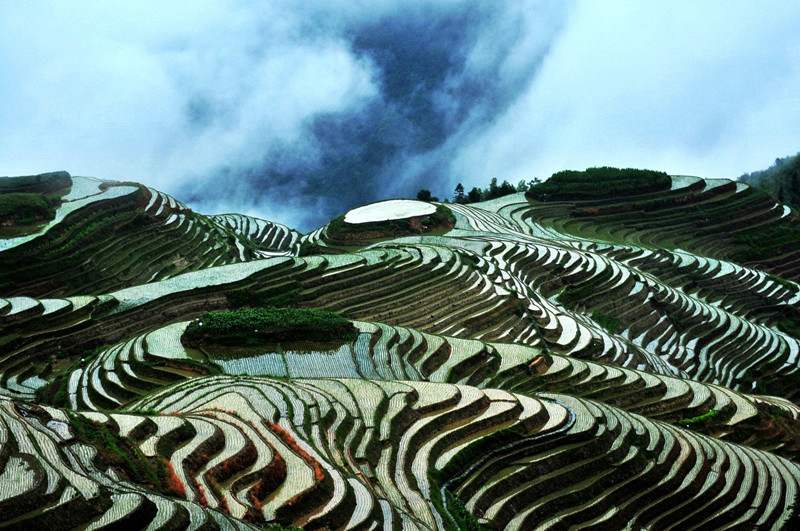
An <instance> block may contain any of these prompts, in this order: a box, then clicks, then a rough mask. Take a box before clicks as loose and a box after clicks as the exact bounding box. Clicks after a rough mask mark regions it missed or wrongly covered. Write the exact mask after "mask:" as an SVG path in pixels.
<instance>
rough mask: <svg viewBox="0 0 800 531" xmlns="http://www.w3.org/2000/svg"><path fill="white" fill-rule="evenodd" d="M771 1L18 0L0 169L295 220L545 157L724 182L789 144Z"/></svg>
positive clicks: (784, 65) (4, 54)
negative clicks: (71, 177) (128, 184)
mask: <svg viewBox="0 0 800 531" xmlns="http://www.w3.org/2000/svg"><path fill="white" fill-rule="evenodd" d="M799 11H800V9H798V8H797V7H795V6H794V5H793V4H791V3H779V2H759V3H758V4H752V3H745V2H703V3H694V4H691V5H682V6H680V7H674V6H671V5H669V4H663V3H655V2H653V3H650V2H645V3H630V2H622V1H609V2H603V3H600V2H591V1H574V2H568V3H565V2H547V1H544V0H542V1H538V0H526V1H517V0H514V1H511V0H509V1H496V2H470V1H468V0H454V1H450V2H434V1H432V0H414V1H410V0H409V1H401V0H376V1H366V0H362V1H357V2H347V3H344V4H341V3H336V4H335V5H334V4H332V3H331V2H327V1H322V0H307V1H304V2H289V1H280V0H274V1H270V2H261V1H247V0H241V1H223V0H207V1H202V2H188V1H186V2H168V3H164V2H154V1H147V2H144V1H141V2H125V3H123V2H103V3H100V2H89V1H85V2H84V1H77V0H76V1H71V2H56V1H50V2H45V1H41V2H25V3H20V2H17V3H12V4H10V5H8V6H4V13H3V17H1V18H0V71H2V72H4V75H3V76H2V77H0V120H1V121H2V124H3V131H2V133H0V173H2V174H8V175H15V174H26V173H38V172H42V171H48V170H55V169H66V170H68V171H70V172H72V173H74V174H78V175H81V174H83V175H94V176H98V177H103V178H110V179H132V180H137V181H140V182H144V183H146V184H148V185H150V186H154V187H156V188H159V189H162V190H164V191H167V192H170V193H174V194H175V195H177V196H178V197H179V198H180V199H182V200H185V201H187V202H189V204H191V205H192V206H193V207H194V208H196V209H198V210H200V211H203V212H208V213H213V212H221V211H238V212H245V213H251V214H254V215H259V216H261V217H265V218H268V219H273V220H276V221H279V222H282V223H286V224H289V225H292V226H295V227H297V228H300V229H301V230H310V229H313V228H315V226H318V225H320V224H322V223H324V222H325V221H327V220H328V219H330V218H331V217H333V216H336V215H338V214H341V213H343V212H344V211H346V210H347V209H348V208H351V207H352V206H355V205H357V204H361V203H364V202H368V201H373V200H378V199H382V198H385V197H391V196H413V195H414V194H415V193H416V191H417V190H418V189H420V188H429V189H431V190H433V192H434V193H435V194H438V195H445V196H447V195H449V194H450V193H451V191H452V189H453V187H454V186H455V183H456V182H459V181H461V182H463V183H464V184H465V185H467V186H468V187H469V186H486V184H487V183H488V181H489V180H490V179H491V178H492V177H497V178H499V179H501V180H503V179H507V180H509V181H511V182H516V181H517V180H519V179H530V178H532V177H537V176H538V177H543V176H548V175H550V174H551V173H553V172H554V171H557V170H561V169H564V168H584V167H587V166H592V165H602V164H610V165H619V166H639V167H650V168H654V169H663V170H666V171H670V172H674V173H695V174H701V175H705V176H728V177H734V176H736V175H738V174H740V173H742V172H744V171H749V170H754V169H758V168H763V167H765V166H767V165H769V163H770V162H771V161H772V160H773V159H774V158H775V157H777V156H782V155H786V154H790V153H794V152H796V151H797V150H798V149H799V148H798V147H797V146H798V145H800V130H798V129H797V127H796V124H797V123H798V118H800V104H798V99H797V98H798V96H797V94H800V36H798V34H797V32H796V31H795V29H796V27H797V22H798V20H800V13H799Z"/></svg>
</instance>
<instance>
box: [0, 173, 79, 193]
mask: <svg viewBox="0 0 800 531" xmlns="http://www.w3.org/2000/svg"><path fill="white" fill-rule="evenodd" d="M71 184H72V178H71V177H70V174H69V173H67V172H65V171H54V172H50V173H41V174H39V175H23V176H20V177H0V194H2V193H7V192H52V191H54V190H56V189H58V188H65V187H67V186H70V185H71Z"/></svg>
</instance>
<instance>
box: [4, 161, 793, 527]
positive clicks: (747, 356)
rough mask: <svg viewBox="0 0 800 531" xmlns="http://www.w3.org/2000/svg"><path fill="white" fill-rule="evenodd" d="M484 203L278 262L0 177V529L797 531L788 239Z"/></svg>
mask: <svg viewBox="0 0 800 531" xmlns="http://www.w3.org/2000/svg"><path fill="white" fill-rule="evenodd" d="M461 191H462V192H463V189H462V190H461ZM496 195H498V196H497V197H494V198H492V199H488V200H480V201H468V200H466V199H465V198H464V196H463V194H462V195H460V196H459V197H458V198H455V199H454V200H453V201H452V202H450V201H446V202H439V201H435V200H433V201H423V200H419V199H417V200H412V199H402V200H390V201H383V202H378V203H373V204H370V205H364V206H361V207H358V208H355V209H352V210H350V211H349V212H347V213H345V214H343V215H342V216H340V217H338V218H335V219H333V220H331V221H330V222H329V223H327V224H325V225H323V226H321V227H319V228H318V229H317V230H314V231H312V232H310V233H307V234H301V233H300V232H298V231H296V230H294V229H291V228H289V227H286V226H284V225H281V224H279V223H275V222H272V221H267V220H263V219H258V218H255V217H250V216H246V215H239V214H235V213H232V214H220V215H205V214H202V213H199V212H195V211H193V210H191V209H190V208H188V207H187V206H186V205H185V204H184V203H182V202H181V201H180V198H176V197H172V196H169V195H166V194H164V193H162V192H160V191H158V190H155V189H153V188H150V187H148V186H145V185H142V184H138V183H136V182H116V181H103V180H98V179H94V178H89V177H79V176H73V175H70V174H69V173H67V172H63V171H62V172H54V173H46V174H41V175H33V176H23V177H6V178H0V296H1V297H2V298H0V529H9V530H11V529H24V530H35V529H52V530H57V529H59V530H60V529H72V528H76V529H85V530H99V529H151V530H179V529H192V530H209V529H224V530H235V529H241V530H246V529H273V530H279V529H289V528H293V527H294V528H303V529H366V530H371V529H386V530H396V529H397V530H399V529H403V530H405V529H420V530H433V529H467V530H478V529H510V530H511V529H519V530H530V529H554V530H555V529H558V530H560V529H597V530H615V529H635V530H638V529H675V530H685V529H743V530H749V529H789V530H791V529H800V495H799V494H798V493H799V492H800V359H799V355H800V284H798V281H800V217H798V213H797V211H796V210H794V209H793V208H792V207H791V206H789V205H787V204H783V203H782V202H780V201H779V200H778V199H776V198H775V197H773V196H772V195H770V194H769V193H767V192H765V191H762V190H761V189H759V188H757V187H756V186H754V185H750V184H745V183H743V182H737V181H730V180H725V179H703V178H700V177H691V176H677V175H668V174H666V173H662V172H658V171H645V170H630V169H628V170H622V169H615V168H590V169H589V170H586V171H581V172H578V171H564V172H559V173H557V174H555V175H554V176H553V177H551V178H549V179H547V180H545V181H544V182H541V183H531V184H530V186H526V187H525V190H524V191H517V192H515V193H507V194H505V195H499V194H496Z"/></svg>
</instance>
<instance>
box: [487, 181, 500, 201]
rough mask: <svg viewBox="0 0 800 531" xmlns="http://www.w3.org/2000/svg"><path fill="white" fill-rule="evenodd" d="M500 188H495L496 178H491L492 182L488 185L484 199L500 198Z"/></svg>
mask: <svg viewBox="0 0 800 531" xmlns="http://www.w3.org/2000/svg"><path fill="white" fill-rule="evenodd" d="M499 194H500V187H498V186H497V177H492V181H491V182H490V183H489V189H488V190H487V193H486V194H485V197H484V199H494V198H495V197H500V195H499Z"/></svg>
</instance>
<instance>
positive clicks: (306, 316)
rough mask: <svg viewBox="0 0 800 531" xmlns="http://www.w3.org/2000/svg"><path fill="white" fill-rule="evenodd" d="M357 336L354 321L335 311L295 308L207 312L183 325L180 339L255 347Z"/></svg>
mask: <svg viewBox="0 0 800 531" xmlns="http://www.w3.org/2000/svg"><path fill="white" fill-rule="evenodd" d="M356 338H358V329H357V328H356V327H355V326H353V323H351V322H350V321H348V320H347V319H345V318H344V317H342V316H340V315H339V314H337V313H334V312H328V311H324V310H316V309H308V310H299V309H295V308H276V307H265V308H243V309H240V310H235V311H228V312H209V313H206V314H204V315H202V316H200V317H199V318H197V319H195V320H194V321H192V322H191V324H189V326H187V327H186V331H185V332H184V334H183V336H182V337H181V342H182V343H183V344H184V345H185V346H187V347H190V348H199V347H200V346H202V345H210V346H214V345H219V346H255V345H268V344H272V343H277V342H281V341H297V340H305V341H337V342H342V343H343V342H349V341H355V340H356Z"/></svg>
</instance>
